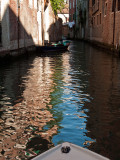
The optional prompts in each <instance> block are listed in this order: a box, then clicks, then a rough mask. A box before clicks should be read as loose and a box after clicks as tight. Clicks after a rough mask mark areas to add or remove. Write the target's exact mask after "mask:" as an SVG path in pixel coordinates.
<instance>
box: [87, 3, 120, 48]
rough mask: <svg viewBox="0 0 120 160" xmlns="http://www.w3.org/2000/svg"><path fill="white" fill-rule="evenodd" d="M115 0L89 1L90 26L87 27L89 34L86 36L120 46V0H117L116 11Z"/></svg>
mask: <svg viewBox="0 0 120 160" xmlns="http://www.w3.org/2000/svg"><path fill="white" fill-rule="evenodd" d="M113 2H114V1H113V0H105V1H100V0H95V1H92V0H90V1H89V27H88V29H87V30H88V33H89V34H88V37H86V38H88V39H90V40H94V41H98V42H102V43H105V44H108V45H113V44H114V46H118V45H119V46H120V23H119V21H120V10H119V9H118V5H119V4H118V3H120V2H119V0H116V5H115V6H116V8H115V12H114V10H113V8H114V5H113ZM114 14H115V15H114ZM114 27H115V28H114Z"/></svg>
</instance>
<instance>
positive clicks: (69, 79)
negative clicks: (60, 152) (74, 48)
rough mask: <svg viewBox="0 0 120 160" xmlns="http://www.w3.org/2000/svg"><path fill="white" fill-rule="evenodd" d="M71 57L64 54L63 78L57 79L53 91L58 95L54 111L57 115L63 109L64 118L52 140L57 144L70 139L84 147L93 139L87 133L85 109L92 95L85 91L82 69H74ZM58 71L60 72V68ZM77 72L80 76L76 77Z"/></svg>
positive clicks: (54, 103) (53, 95) (53, 94)
mask: <svg viewBox="0 0 120 160" xmlns="http://www.w3.org/2000/svg"><path fill="white" fill-rule="evenodd" d="M69 58H70V55H69V54H63V57H62V61H63V63H62V71H61V77H63V79H62V80H61V82H60V79H58V81H56V83H57V86H56V89H55V91H54V92H53V93H52V97H56V99H55V98H54V101H53V102H52V104H53V112H54V113H55V116H56V115H57V112H60V111H61V113H62V116H63V119H62V120H61V121H60V122H59V127H60V128H59V130H58V134H57V135H55V136H53V139H52V141H53V143H54V144H55V145H57V144H58V143H60V142H64V141H69V142H71V143H74V144H77V145H79V146H83V147H84V146H85V145H89V142H91V141H93V140H92V139H91V138H89V137H87V136H86V134H85V133H87V132H88V131H87V130H86V123H87V120H86V118H87V115H86V112H88V111H87V110H84V109H83V106H84V103H85V102H89V101H90V100H89V97H90V96H89V94H88V93H86V92H85V86H86V84H85V83H86V81H85V83H84V81H83V80H81V79H80V75H81V70H80V71H76V70H74V69H72V66H71V65H70V62H69ZM57 72H60V68H59V70H58V71H57ZM76 74H77V75H78V77H79V78H78V77H76ZM83 74H84V71H82V76H83ZM85 75H86V73H85ZM83 89H84V90H83ZM85 142H86V143H85Z"/></svg>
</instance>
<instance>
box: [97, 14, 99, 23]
mask: <svg viewBox="0 0 120 160" xmlns="http://www.w3.org/2000/svg"><path fill="white" fill-rule="evenodd" d="M98 24H99V15H97V25H98Z"/></svg>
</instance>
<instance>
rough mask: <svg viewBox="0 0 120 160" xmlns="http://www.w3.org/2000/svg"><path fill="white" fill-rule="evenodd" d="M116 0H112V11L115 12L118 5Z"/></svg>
mask: <svg viewBox="0 0 120 160" xmlns="http://www.w3.org/2000/svg"><path fill="white" fill-rule="evenodd" d="M115 2H116V1H115V0H113V2H112V12H114V11H115V7H116V4H115Z"/></svg>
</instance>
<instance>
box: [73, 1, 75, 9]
mask: <svg viewBox="0 0 120 160" xmlns="http://www.w3.org/2000/svg"><path fill="white" fill-rule="evenodd" d="M74 7H75V2H74V0H73V8H74Z"/></svg>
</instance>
